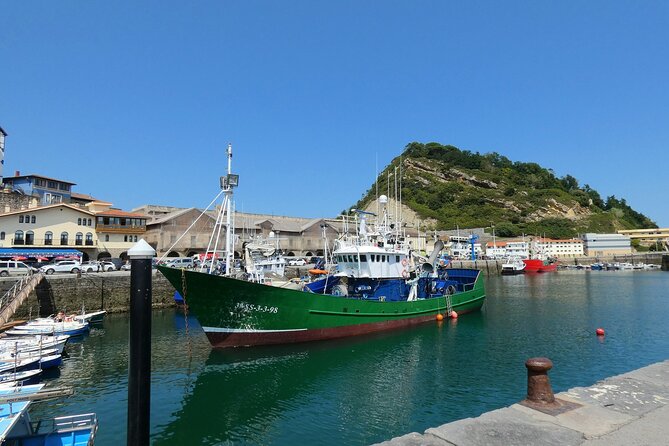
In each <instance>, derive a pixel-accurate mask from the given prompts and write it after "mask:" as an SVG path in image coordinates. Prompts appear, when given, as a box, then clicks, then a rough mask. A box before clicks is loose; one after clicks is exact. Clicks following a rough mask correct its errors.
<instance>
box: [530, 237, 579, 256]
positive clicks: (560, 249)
mask: <svg viewBox="0 0 669 446" xmlns="http://www.w3.org/2000/svg"><path fill="white" fill-rule="evenodd" d="M535 249H536V251H537V252H538V253H541V254H544V255H546V256H548V257H583V255H584V251H583V240H580V239H559V240H554V239H550V238H540V239H537V240H535Z"/></svg>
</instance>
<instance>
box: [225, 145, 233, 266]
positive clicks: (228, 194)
mask: <svg viewBox="0 0 669 446" xmlns="http://www.w3.org/2000/svg"><path fill="white" fill-rule="evenodd" d="M227 153H228V175H227V176H226V182H225V183H226V184H225V186H226V190H225V198H226V200H225V202H226V205H227V208H226V209H225V213H226V221H225V226H226V227H225V274H226V275H230V267H231V266H232V256H233V251H232V243H231V242H232V187H233V186H232V184H231V182H230V177H231V176H232V144H228V151H227Z"/></svg>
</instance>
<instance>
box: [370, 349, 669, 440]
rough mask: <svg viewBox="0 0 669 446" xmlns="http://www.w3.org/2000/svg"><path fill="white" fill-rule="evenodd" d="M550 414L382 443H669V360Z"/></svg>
mask: <svg viewBox="0 0 669 446" xmlns="http://www.w3.org/2000/svg"><path fill="white" fill-rule="evenodd" d="M555 397H556V398H558V399H559V400H562V401H563V402H567V403H573V404H571V405H569V406H570V407H573V408H571V409H570V410H566V411H564V412H563V413H559V414H557V415H550V414H547V413H544V412H540V411H538V410H534V409H531V408H529V407H526V406H524V405H521V404H514V405H512V406H510V407H506V408H503V409H499V410H495V411H492V412H488V413H485V414H483V415H481V416H479V417H477V418H467V419H464V420H459V421H455V422H452V423H448V424H444V425H442V426H439V427H435V428H431V429H428V430H426V431H425V432H424V433H422V434H420V433H416V432H413V433H410V434H407V435H404V436H402V437H397V438H393V439H392V440H389V441H385V442H383V443H379V444H380V445H383V446H417V445H425V446H445V445H456V446H484V445H485V446H535V445H537V446H539V445H555V446H571V445H573V446H580V445H585V446H604V445H606V446H623V445H624V446H657V445H669V360H668V361H663V362H660V363H657V364H653V365H650V366H647V367H644V368H641V369H638V370H635V371H632V372H629V373H625V374H623V375H618V376H615V377H612V378H608V379H605V380H603V381H599V382H598V383H596V384H595V385H593V386H590V387H575V388H573V389H570V390H568V391H566V392H562V393H559V394H556V395H555Z"/></svg>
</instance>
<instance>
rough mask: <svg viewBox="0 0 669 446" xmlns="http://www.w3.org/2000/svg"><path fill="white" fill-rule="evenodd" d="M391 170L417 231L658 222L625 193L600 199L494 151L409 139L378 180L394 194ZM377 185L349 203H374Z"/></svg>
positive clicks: (515, 230) (567, 232) (545, 229)
mask: <svg viewBox="0 0 669 446" xmlns="http://www.w3.org/2000/svg"><path fill="white" fill-rule="evenodd" d="M395 172H397V175H398V176H400V172H401V185H402V186H401V198H402V203H403V205H405V206H406V207H408V208H410V209H411V210H412V211H413V212H415V213H416V214H417V215H418V216H419V218H420V219H421V221H422V224H421V227H422V228H424V229H436V230H446V229H454V228H455V227H456V226H459V227H460V228H473V227H488V226H491V225H493V224H494V225H495V230H496V233H497V235H499V236H501V237H504V236H508V237H513V236H517V235H521V234H541V235H545V236H547V237H552V238H569V237H574V236H576V235H577V234H579V233H585V232H599V233H610V232H615V231H616V230H619V229H637V228H656V227H657V225H656V224H655V222H653V221H652V220H650V219H649V218H648V217H646V216H645V215H643V214H641V213H640V212H637V211H635V210H634V209H632V208H631V207H630V206H629V205H628V204H627V202H626V201H625V199H624V198H622V199H618V198H616V197H615V196H613V195H612V196H609V197H607V198H606V199H602V197H601V196H600V194H599V193H598V192H597V191H596V190H594V189H592V188H591V187H590V186H589V185H588V184H585V185H583V186H580V185H579V182H578V180H577V179H576V178H574V177H572V176H571V175H565V176H564V177H562V178H558V177H557V176H555V174H554V173H553V171H552V170H550V169H547V168H544V167H541V166H540V165H539V164H536V163H524V162H518V161H516V162H513V161H511V160H509V159H508V158H507V157H505V156H503V155H500V154H499V153H496V152H492V153H485V154H480V153H478V152H476V153H473V152H470V151H467V150H460V149H458V148H457V147H454V146H450V145H442V144H439V143H434V142H431V143H427V144H423V143H419V142H412V143H410V144H408V145H407V146H406V148H405V150H404V152H403V153H402V154H401V155H400V156H398V157H396V158H395V159H393V161H392V162H391V163H390V164H389V165H388V166H387V167H386V168H385V169H384V171H383V172H382V173H381V174H380V175H379V177H378V178H377V182H378V191H379V193H381V194H383V193H387V191H388V190H390V191H391V195H393V196H394V190H395V178H394V175H395ZM399 183H400V182H399V181H398V183H397V184H399ZM389 186H390V187H389ZM398 187H399V186H398ZM376 191H377V184H374V185H372V187H371V188H370V189H369V190H368V191H367V192H366V193H365V194H364V195H363V197H362V199H361V200H360V201H359V202H358V203H357V204H356V205H355V207H356V208H359V209H363V208H366V207H373V205H372V203H373V202H374V200H375V199H376Z"/></svg>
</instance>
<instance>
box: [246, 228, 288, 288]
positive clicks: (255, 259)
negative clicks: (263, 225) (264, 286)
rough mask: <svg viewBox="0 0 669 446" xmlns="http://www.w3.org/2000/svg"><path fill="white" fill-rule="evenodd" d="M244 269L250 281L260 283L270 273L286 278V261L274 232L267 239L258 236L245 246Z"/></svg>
mask: <svg viewBox="0 0 669 446" xmlns="http://www.w3.org/2000/svg"><path fill="white" fill-rule="evenodd" d="M244 269H245V271H246V273H247V274H249V276H250V280H252V281H254V282H259V283H262V282H263V280H264V277H265V275H266V274H269V273H272V274H274V275H278V276H284V273H285V270H286V259H285V258H284V257H283V254H282V253H281V249H280V248H279V240H278V239H277V238H276V237H274V233H273V232H270V234H269V238H267V239H265V238H263V237H259V236H256V237H254V238H253V239H251V240H250V241H248V242H246V243H245V244H244Z"/></svg>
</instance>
